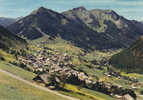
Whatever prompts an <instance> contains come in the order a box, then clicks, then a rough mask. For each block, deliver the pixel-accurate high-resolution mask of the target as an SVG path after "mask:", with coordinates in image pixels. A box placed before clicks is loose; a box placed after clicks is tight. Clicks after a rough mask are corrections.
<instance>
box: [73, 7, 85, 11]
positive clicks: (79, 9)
mask: <svg viewBox="0 0 143 100" xmlns="http://www.w3.org/2000/svg"><path fill="white" fill-rule="evenodd" d="M73 10H74V11H86V8H85V7H83V6H80V7H77V8H73Z"/></svg>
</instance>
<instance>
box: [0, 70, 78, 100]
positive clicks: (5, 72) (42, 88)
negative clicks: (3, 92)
mask: <svg viewBox="0 0 143 100" xmlns="http://www.w3.org/2000/svg"><path fill="white" fill-rule="evenodd" d="M0 72H2V73H4V74H6V75H8V76H10V77H12V78H15V79H17V80H19V81H22V82H24V83H26V84H28V85H31V86H33V87H36V88H38V89H40V90H43V91H46V92H50V93H53V94H55V95H57V96H61V97H63V98H66V99H69V100H79V99H76V98H73V97H69V96H66V95H62V94H60V93H58V92H56V91H52V90H50V89H48V88H45V87H42V86H39V85H36V84H34V83H32V82H29V81H27V80H24V79H22V78H21V77H19V76H16V75H14V74H12V73H10V72H7V71H4V70H2V69H0Z"/></svg>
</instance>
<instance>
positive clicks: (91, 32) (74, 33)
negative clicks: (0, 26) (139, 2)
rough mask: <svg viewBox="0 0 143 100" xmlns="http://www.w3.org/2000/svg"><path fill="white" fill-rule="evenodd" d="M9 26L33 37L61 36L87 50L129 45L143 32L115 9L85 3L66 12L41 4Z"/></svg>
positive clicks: (10, 28) (51, 37)
mask: <svg viewBox="0 0 143 100" xmlns="http://www.w3.org/2000/svg"><path fill="white" fill-rule="evenodd" d="M8 29H9V30H10V31H11V32H13V33H16V34H18V35H21V36H24V37H26V38H27V39H30V40H34V39H38V38H39V37H43V36H45V35H49V37H50V39H54V38H56V37H61V38H62V39H63V40H66V41H69V42H71V43H73V44H75V45H76V46H78V47H81V48H83V49H86V50H87V49H90V50H94V49H111V48H122V47H128V46H129V45H130V44H131V43H132V42H133V41H134V40H135V39H136V38H137V37H139V36H140V35H142V34H143V32H142V31H140V30H138V29H137V27H136V26H135V25H134V24H133V23H132V22H131V21H129V20H127V19H125V18H123V17H121V16H119V15H118V14H116V13H115V12H114V11H112V10H96V9H95V10H86V9H85V8H84V7H79V8H74V9H72V10H69V11H66V12H63V13H58V12H55V11H52V10H50V9H47V8H44V7H40V8H39V9H37V10H35V11H33V12H32V13H31V14H30V15H28V16H26V17H24V18H22V19H20V20H18V21H17V22H16V23H14V24H11V25H10V26H8Z"/></svg>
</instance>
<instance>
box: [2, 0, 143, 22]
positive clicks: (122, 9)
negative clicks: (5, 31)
mask: <svg viewBox="0 0 143 100" xmlns="http://www.w3.org/2000/svg"><path fill="white" fill-rule="evenodd" d="M41 6H44V7H46V8H49V9H52V10H55V11H58V12H62V11H66V10H69V9H72V8H76V7H79V6H84V7H85V8H87V9H88V10H90V9H112V10H114V11H116V12H117V13H118V14H119V15H121V16H124V17H126V18H128V19H131V20H139V21H141V20H143V0H0V17H12V18H16V17H21V16H26V15H28V14H30V13H31V12H32V11H33V10H35V9H37V8H39V7H41Z"/></svg>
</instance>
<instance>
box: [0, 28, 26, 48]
mask: <svg viewBox="0 0 143 100" xmlns="http://www.w3.org/2000/svg"><path fill="white" fill-rule="evenodd" d="M25 44H26V41H25V40H23V39H21V38H19V37H18V36H16V35H14V34H12V33H11V32H9V31H8V30H7V29H5V28H4V27H2V26H0V49H4V50H7V49H10V48H14V49H15V48H20V47H22V46H25Z"/></svg>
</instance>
